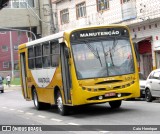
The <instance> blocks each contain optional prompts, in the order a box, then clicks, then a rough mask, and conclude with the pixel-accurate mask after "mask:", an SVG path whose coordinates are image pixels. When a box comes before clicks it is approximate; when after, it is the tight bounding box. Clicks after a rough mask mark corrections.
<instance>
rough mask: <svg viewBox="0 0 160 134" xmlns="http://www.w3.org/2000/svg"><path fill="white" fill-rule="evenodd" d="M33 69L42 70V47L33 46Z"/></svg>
mask: <svg viewBox="0 0 160 134" xmlns="http://www.w3.org/2000/svg"><path fill="white" fill-rule="evenodd" d="M34 50H35V67H36V68H42V45H37V46H35V49H34Z"/></svg>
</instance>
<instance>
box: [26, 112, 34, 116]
mask: <svg viewBox="0 0 160 134" xmlns="http://www.w3.org/2000/svg"><path fill="white" fill-rule="evenodd" d="M25 114H28V115H33V114H34V113H29V112H26V113H25Z"/></svg>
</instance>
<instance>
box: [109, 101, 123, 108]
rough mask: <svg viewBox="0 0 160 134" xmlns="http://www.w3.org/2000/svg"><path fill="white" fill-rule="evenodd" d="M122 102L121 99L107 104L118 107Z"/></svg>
mask: <svg viewBox="0 0 160 134" xmlns="http://www.w3.org/2000/svg"><path fill="white" fill-rule="evenodd" d="M121 104H122V100H116V101H110V102H109V105H110V107H111V108H119V107H120V106H121Z"/></svg>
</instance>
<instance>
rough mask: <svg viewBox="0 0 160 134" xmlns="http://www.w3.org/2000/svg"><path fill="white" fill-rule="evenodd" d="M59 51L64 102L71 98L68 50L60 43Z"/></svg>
mask: <svg viewBox="0 0 160 134" xmlns="http://www.w3.org/2000/svg"><path fill="white" fill-rule="evenodd" d="M60 46H61V47H60V52H61V55H60V56H61V72H62V81H63V90H64V96H65V102H66V104H68V103H69V100H71V95H70V89H71V76H70V66H69V52H68V49H67V47H66V45H65V44H64V43H63V44H61V45H60Z"/></svg>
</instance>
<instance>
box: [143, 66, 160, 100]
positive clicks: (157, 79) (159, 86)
mask: <svg viewBox="0 0 160 134" xmlns="http://www.w3.org/2000/svg"><path fill="white" fill-rule="evenodd" d="M145 96H146V101H147V102H151V101H152V100H154V99H156V98H158V97H160V69H156V70H153V71H152V72H151V73H150V74H149V76H148V77H147V81H146V87H145Z"/></svg>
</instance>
